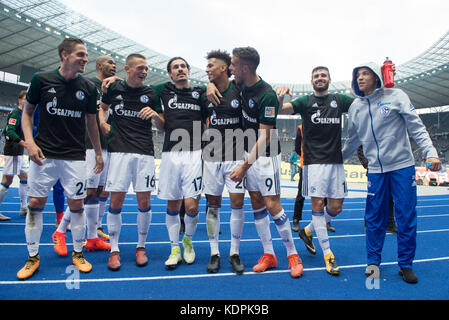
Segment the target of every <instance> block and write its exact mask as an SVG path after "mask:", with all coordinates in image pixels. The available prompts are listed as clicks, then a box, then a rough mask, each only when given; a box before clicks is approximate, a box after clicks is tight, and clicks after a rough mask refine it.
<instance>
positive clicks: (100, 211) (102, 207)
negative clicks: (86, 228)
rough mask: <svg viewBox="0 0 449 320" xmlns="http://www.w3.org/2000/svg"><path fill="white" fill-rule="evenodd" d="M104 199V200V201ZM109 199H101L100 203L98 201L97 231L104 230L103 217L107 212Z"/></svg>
mask: <svg viewBox="0 0 449 320" xmlns="http://www.w3.org/2000/svg"><path fill="white" fill-rule="evenodd" d="M103 199H104V200H103ZM107 200H108V198H100V201H98V222H97V229H98V228H102V225H103V224H102V221H103V216H104V213H105V211H106V204H107Z"/></svg>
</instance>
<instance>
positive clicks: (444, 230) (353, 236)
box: [0, 229, 449, 247]
mask: <svg viewBox="0 0 449 320" xmlns="http://www.w3.org/2000/svg"><path fill="white" fill-rule="evenodd" d="M434 232H449V229H437V230H420V231H418V232H417V233H418V234H420V233H434ZM386 235H387V236H393V235H394V234H391V233H387V234H386ZM365 236H366V234H364V233H361V234H345V235H338V236H331V235H330V236H329V239H340V238H360V237H365ZM313 239H318V238H317V237H316V236H315V237H313ZM272 240H273V241H282V239H281V238H272ZM293 240H301V238H299V237H293ZM240 241H241V242H259V241H260V239H240ZM218 242H221V243H227V242H231V240H230V239H225V240H218ZM192 243H193V244H209V240H194V241H192ZM66 244H67V245H72V243H71V242H66ZM136 244H137V242H120V243H119V245H136ZM156 244H159V245H160V244H170V241H152V242H145V245H156ZM26 245H27V244H26V243H25V242H23V243H0V247H2V246H5V247H6V246H26ZM39 245H40V246H53V243H40V244H39Z"/></svg>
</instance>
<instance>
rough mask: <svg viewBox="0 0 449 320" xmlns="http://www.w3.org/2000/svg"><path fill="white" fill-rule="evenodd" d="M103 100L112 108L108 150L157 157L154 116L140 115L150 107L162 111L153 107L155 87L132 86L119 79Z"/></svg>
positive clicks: (104, 95)
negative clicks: (152, 121) (154, 138)
mask: <svg viewBox="0 0 449 320" xmlns="http://www.w3.org/2000/svg"><path fill="white" fill-rule="evenodd" d="M102 101H103V102H104V103H105V104H108V105H110V108H111V110H112V113H111V114H110V117H112V119H111V131H110V133H109V137H108V151H109V152H126V153H137V154H144V155H150V156H154V145H153V132H152V123H151V119H149V120H143V119H141V118H140V111H141V110H142V109H143V108H144V107H147V106H149V107H152V108H153V109H154V110H155V111H156V112H159V113H160V112H162V110H161V109H159V108H158V107H155V106H154V90H153V89H152V88H151V87H149V86H146V85H143V86H141V87H139V88H132V87H130V86H128V85H127V83H126V81H125V80H122V81H116V82H114V83H113V84H112V85H111V86H110V87H109V88H108V92H107V93H106V94H103V97H102Z"/></svg>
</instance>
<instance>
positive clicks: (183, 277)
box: [0, 257, 449, 285]
mask: <svg viewBox="0 0 449 320" xmlns="http://www.w3.org/2000/svg"><path fill="white" fill-rule="evenodd" d="M445 260H449V257H438V258H429V259H418V260H414V261H413V263H426V262H435V261H445ZM396 264H397V262H396V261H395V262H384V263H381V266H387V265H396ZM364 267H366V264H354V265H347V266H340V269H355V268H364ZM324 270H326V268H325V267H317V268H305V269H304V272H312V271H324ZM287 272H290V270H269V271H265V272H263V273H257V272H245V273H244V274H243V275H241V277H243V276H250V275H265V274H279V273H287ZM230 276H236V274H235V273H231V272H228V273H214V274H189V275H177V276H154V277H136V278H129V277H128V278H110V279H106V278H103V279H70V280H69V279H66V280H26V281H19V280H17V281H0V285H38V284H63V283H67V284H71V285H73V284H74V283H95V282H103V283H105V282H127V281H128V282H129V281H154V280H176V279H197V278H214V277H230Z"/></svg>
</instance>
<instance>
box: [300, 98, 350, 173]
mask: <svg viewBox="0 0 449 320" xmlns="http://www.w3.org/2000/svg"><path fill="white" fill-rule="evenodd" d="M353 100H354V99H353V98H351V97H349V96H346V95H343V94H339V93H337V94H329V95H326V96H324V97H316V96H315V95H309V96H303V97H300V98H297V99H295V100H293V101H292V102H291V103H292V105H293V108H294V111H295V113H299V114H300V115H301V118H302V123H303V128H302V131H303V141H302V143H303V153H304V164H305V165H309V164H341V163H343V157H342V154H341V126H342V114H343V113H344V112H348V110H349V107H350V106H351V103H352V101H353Z"/></svg>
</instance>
